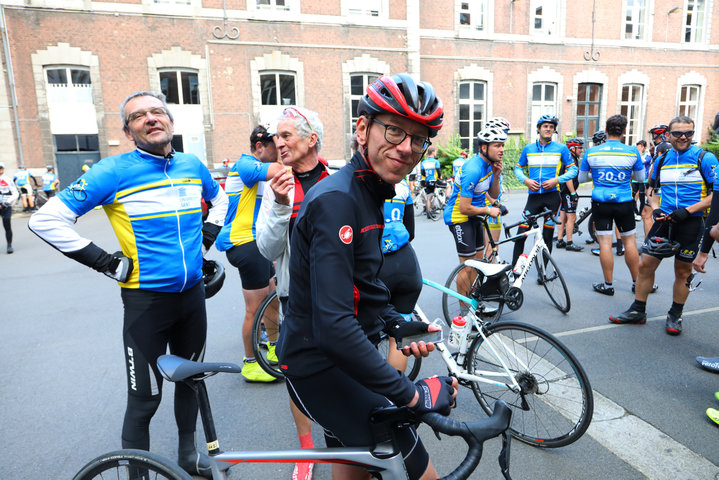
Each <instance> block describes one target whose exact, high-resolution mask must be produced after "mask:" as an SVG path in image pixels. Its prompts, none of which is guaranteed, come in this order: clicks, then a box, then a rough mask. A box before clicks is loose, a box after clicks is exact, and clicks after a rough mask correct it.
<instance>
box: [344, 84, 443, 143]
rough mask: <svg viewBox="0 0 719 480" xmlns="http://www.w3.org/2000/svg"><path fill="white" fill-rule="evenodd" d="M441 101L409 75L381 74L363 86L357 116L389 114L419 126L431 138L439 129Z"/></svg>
mask: <svg viewBox="0 0 719 480" xmlns="http://www.w3.org/2000/svg"><path fill="white" fill-rule="evenodd" d="M443 111H444V109H443V107H442V101H441V100H440V99H439V97H437V95H436V94H435V91H434V87H433V86H432V85H431V84H430V83H428V82H415V81H414V79H413V78H412V77H410V76H409V74H406V73H398V74H396V75H392V76H391V77H389V76H387V75H382V76H381V77H379V78H378V79H377V80H375V81H374V83H371V84H370V85H367V93H366V94H365V95H364V96H363V97H362V100H360V104H359V107H358V109H357V114H358V115H360V116H362V115H364V116H374V115H377V114H380V113H393V114H395V115H399V116H401V117H405V118H408V119H410V120H412V121H415V122H417V123H420V124H422V125H424V126H425V127H427V129H428V130H429V133H428V136H429V137H430V138H432V137H435V136H436V135H437V132H439V129H440V128H442V120H443V118H444V115H443Z"/></svg>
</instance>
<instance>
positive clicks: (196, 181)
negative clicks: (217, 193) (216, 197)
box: [115, 178, 202, 199]
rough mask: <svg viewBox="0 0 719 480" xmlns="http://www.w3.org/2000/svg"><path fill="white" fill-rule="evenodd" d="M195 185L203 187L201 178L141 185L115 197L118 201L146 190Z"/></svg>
mask: <svg viewBox="0 0 719 480" xmlns="http://www.w3.org/2000/svg"><path fill="white" fill-rule="evenodd" d="M188 183H189V184H195V185H202V180H200V179H199V178H175V179H169V178H168V179H166V180H162V181H159V182H152V183H147V184H145V185H139V186H137V187H132V188H128V189H127V190H122V191H120V192H117V194H116V195H115V198H116V199H119V198H122V197H126V196H127V195H131V194H133V193H136V192H142V191H145V190H152V189H154V188H162V187H167V186H176V187H177V186H181V185H183V184H188Z"/></svg>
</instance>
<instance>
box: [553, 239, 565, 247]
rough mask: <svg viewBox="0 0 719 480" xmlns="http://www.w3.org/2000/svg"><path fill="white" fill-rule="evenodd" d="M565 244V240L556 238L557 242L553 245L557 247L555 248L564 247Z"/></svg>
mask: <svg viewBox="0 0 719 480" xmlns="http://www.w3.org/2000/svg"><path fill="white" fill-rule="evenodd" d="M566 246H567V242H565V241H564V239H562V240H557V244H556V245H555V247H557V248H564V247H566Z"/></svg>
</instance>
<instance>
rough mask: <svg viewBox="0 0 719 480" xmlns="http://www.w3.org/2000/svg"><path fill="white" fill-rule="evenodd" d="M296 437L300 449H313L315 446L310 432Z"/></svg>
mask: <svg viewBox="0 0 719 480" xmlns="http://www.w3.org/2000/svg"><path fill="white" fill-rule="evenodd" d="M297 436H298V437H299V439H300V448H315V444H314V443H313V442H312V432H309V433H307V434H305V435H297Z"/></svg>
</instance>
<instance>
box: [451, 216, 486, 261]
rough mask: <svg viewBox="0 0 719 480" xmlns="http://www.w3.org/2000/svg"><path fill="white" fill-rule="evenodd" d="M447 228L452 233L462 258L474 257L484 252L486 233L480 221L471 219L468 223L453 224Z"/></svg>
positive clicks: (458, 253)
mask: <svg viewBox="0 0 719 480" xmlns="http://www.w3.org/2000/svg"><path fill="white" fill-rule="evenodd" d="M447 226H448V227H449V231H450V232H452V236H453V237H454V244H455V247H456V248H457V255H459V256H460V257H473V256H475V255H476V254H477V252H480V251H482V250H484V232H483V231H482V230H483V228H482V222H480V221H479V219H477V218H473V217H469V220H468V221H466V222H462V223H451V224H449V225H447Z"/></svg>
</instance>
